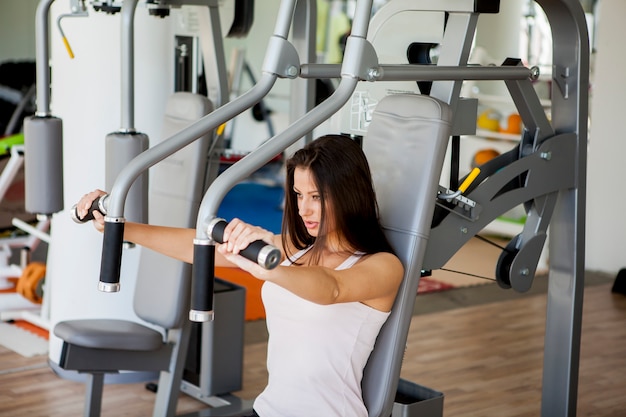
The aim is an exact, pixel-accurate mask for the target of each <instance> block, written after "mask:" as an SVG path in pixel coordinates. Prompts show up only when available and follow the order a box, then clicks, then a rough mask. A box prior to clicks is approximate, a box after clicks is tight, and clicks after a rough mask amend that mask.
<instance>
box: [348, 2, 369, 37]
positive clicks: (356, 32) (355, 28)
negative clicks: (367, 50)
mask: <svg viewBox="0 0 626 417" xmlns="http://www.w3.org/2000/svg"><path fill="white" fill-rule="evenodd" d="M371 13H372V0H363V1H357V2H356V9H355V10H354V18H353V20H352V27H351V28H350V37H354V38H363V39H365V38H366V37H367V30H368V29H369V23H370V14H371ZM365 16H367V18H365Z"/></svg>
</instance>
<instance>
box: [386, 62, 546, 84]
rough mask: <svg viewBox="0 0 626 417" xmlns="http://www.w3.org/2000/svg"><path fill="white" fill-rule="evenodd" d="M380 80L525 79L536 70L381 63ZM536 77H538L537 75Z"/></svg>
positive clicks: (530, 76) (531, 75)
mask: <svg viewBox="0 0 626 417" xmlns="http://www.w3.org/2000/svg"><path fill="white" fill-rule="evenodd" d="M379 71H380V75H379V76H378V77H377V78H376V80H379V81H435V80H524V79H530V78H532V77H533V74H534V73H535V71H534V70H533V69H529V68H525V67H489V66H473V65H468V66H465V67H453V66H437V65H381V66H380V67H379ZM535 78H536V77H535Z"/></svg>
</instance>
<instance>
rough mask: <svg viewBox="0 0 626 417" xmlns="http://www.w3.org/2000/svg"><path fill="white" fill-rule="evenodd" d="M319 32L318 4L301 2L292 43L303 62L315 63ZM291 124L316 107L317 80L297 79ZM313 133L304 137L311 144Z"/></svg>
mask: <svg viewBox="0 0 626 417" xmlns="http://www.w3.org/2000/svg"><path fill="white" fill-rule="evenodd" d="M316 31H317V4H316V2H315V1H313V0H299V1H298V2H297V3H296V10H295V12H294V17H293V25H292V35H291V42H292V44H293V46H294V47H295V48H296V51H298V56H299V57H300V61H301V62H315V59H316V50H315V40H316ZM290 97H291V102H290V106H289V122H290V123H293V122H295V121H296V120H298V119H299V118H300V117H302V116H304V115H305V114H306V113H307V112H308V111H309V110H311V109H312V108H313V107H314V106H315V80H306V79H296V80H294V81H293V83H292V85H291V96H290ZM312 138H313V134H312V132H308V133H306V134H305V136H304V142H305V143H307V142H310V141H311V140H312Z"/></svg>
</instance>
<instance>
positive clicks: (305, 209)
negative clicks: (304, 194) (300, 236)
mask: <svg viewBox="0 0 626 417" xmlns="http://www.w3.org/2000/svg"><path fill="white" fill-rule="evenodd" d="M298 212H299V213H300V215H301V216H302V215H305V214H308V213H310V212H311V204H310V203H309V202H308V201H307V199H305V198H303V199H302V200H300V204H298Z"/></svg>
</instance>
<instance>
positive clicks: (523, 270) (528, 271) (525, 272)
mask: <svg viewBox="0 0 626 417" xmlns="http://www.w3.org/2000/svg"><path fill="white" fill-rule="evenodd" d="M519 274H520V275H522V276H524V277H526V276H528V275H530V270H529V269H528V268H522V269H520V271H519Z"/></svg>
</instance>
